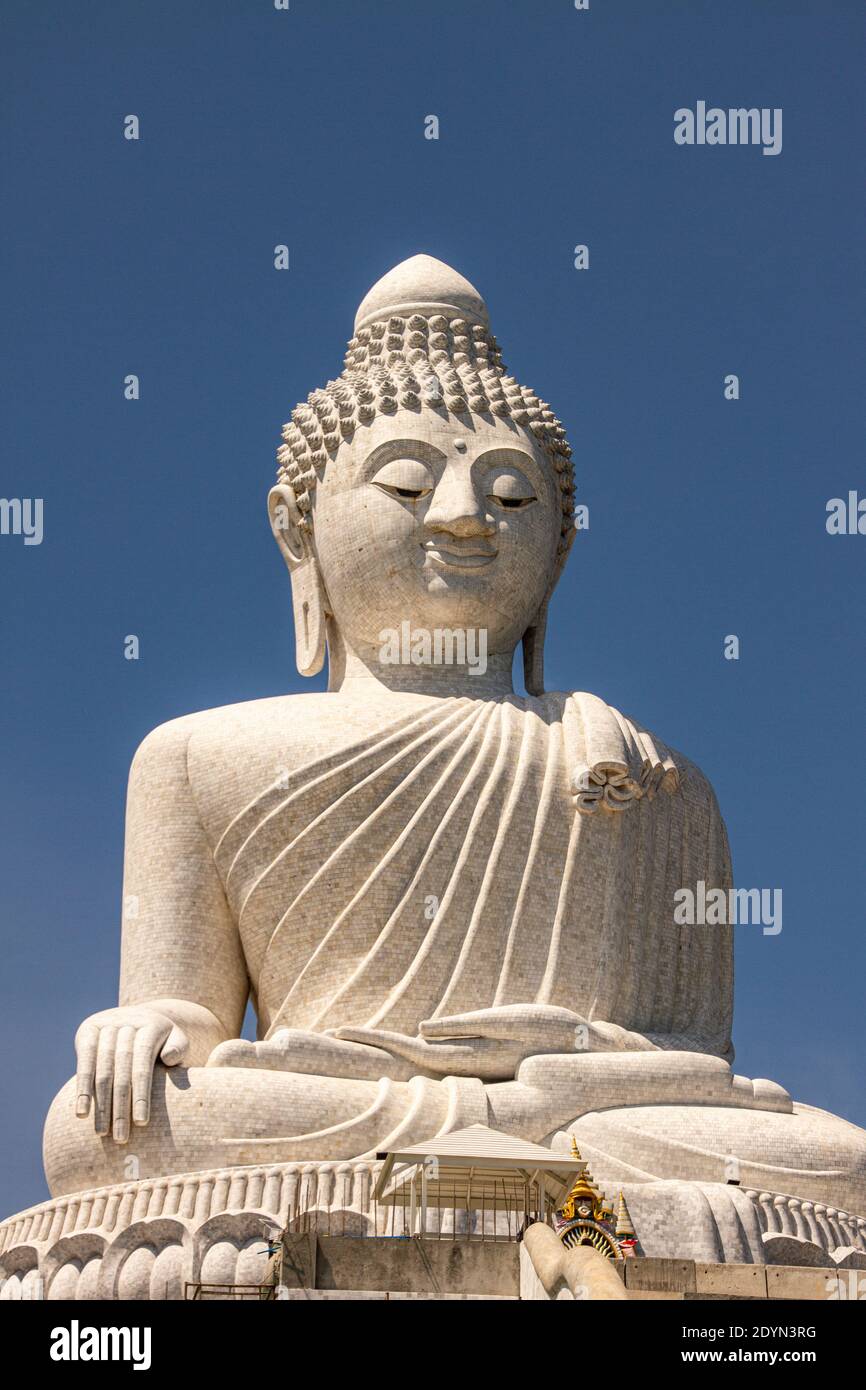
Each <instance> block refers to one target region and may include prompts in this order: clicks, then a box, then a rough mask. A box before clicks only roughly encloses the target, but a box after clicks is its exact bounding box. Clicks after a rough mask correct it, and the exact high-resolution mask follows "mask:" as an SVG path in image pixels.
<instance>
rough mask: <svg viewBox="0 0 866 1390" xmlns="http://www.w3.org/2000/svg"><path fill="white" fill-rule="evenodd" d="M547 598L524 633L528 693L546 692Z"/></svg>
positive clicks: (524, 672)
mask: <svg viewBox="0 0 866 1390" xmlns="http://www.w3.org/2000/svg"><path fill="white" fill-rule="evenodd" d="M547 603H548V601H547V599H545V600H544V602H543V603H542V605H541V607H540V608H539V610H538V612H537V613H536V615H535V620H534V622H533V623H532V626H531V627H528V628H527V629H526V631H525V632H524V634H523V684H524V685H525V687H526V693H527V695H543V694H544V634H545V633H546V631H547Z"/></svg>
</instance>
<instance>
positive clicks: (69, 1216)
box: [0, 1161, 866, 1300]
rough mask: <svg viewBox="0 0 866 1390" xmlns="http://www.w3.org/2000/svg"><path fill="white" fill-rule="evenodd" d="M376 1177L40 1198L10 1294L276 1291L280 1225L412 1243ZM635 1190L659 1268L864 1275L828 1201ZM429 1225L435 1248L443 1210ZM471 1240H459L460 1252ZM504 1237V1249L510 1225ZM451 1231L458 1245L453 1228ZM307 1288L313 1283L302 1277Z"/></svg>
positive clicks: (2, 1250) (633, 1203) (15, 1256)
mask: <svg viewBox="0 0 866 1390" xmlns="http://www.w3.org/2000/svg"><path fill="white" fill-rule="evenodd" d="M378 1169H379V1165H378V1164H377V1163H373V1162H367V1161H353V1162H344V1163H339V1164H337V1163H328V1162H320V1163H312V1162H311V1163H303V1164H300V1163H283V1164H273V1165H269V1166H260V1167H247V1168H223V1169H216V1170H211V1171H208V1172H201V1173H187V1174H182V1175H178V1176H174V1177H167V1178H152V1179H140V1180H139V1181H137V1182H128V1183H121V1184H117V1185H115V1186H112V1187H103V1188H99V1189H96V1190H94V1191H89V1192H80V1193H75V1194H72V1195H69V1196H66V1197H61V1198H57V1199H55V1200H53V1201H49V1202H43V1203H42V1204H41V1205H39V1206H36V1207H31V1208H30V1210H29V1211H25V1212H22V1213H21V1214H20V1215H18V1216H14V1217H10V1218H9V1220H7V1221H4V1222H3V1223H2V1224H0V1279H2V1289H0V1298H2V1299H16V1298H40V1297H45V1298H48V1299H107V1300H111V1299H181V1298H183V1297H184V1289H185V1285H186V1284H187V1283H210V1284H259V1283H263V1282H265V1280H266V1279H267V1278H268V1274H269V1269H270V1264H269V1255H268V1251H267V1236H268V1234H269V1233H273V1232H275V1231H276V1230H278V1229H285V1228H288V1229H289V1230H293V1231H296V1232H307V1231H309V1232H311V1233H312V1234H313V1235H317V1236H318V1237H319V1238H320V1240H330V1239H333V1238H337V1237H347V1236H356V1237H359V1236H366V1237H370V1236H376V1235H379V1236H384V1235H389V1234H392V1235H397V1236H399V1235H403V1234H406V1233H408V1231H407V1228H406V1227H405V1226H404V1214H403V1212H402V1210H401V1209H400V1208H396V1209H395V1208H394V1207H384V1206H378V1205H374V1204H373V1203H372V1201H371V1194H372V1190H373V1186H374V1184H375V1179H376V1175H377V1173H378ZM624 1190H625V1192H626V1199H627V1201H628V1205H629V1209H630V1211H631V1213H632V1219H633V1221H634V1224H635V1228H636V1230H637V1234H638V1238H639V1240H640V1242H641V1249H642V1251H643V1254H644V1256H645V1257H646V1258H647V1260H648V1261H658V1260H667V1261H670V1260H672V1259H680V1260H686V1261H689V1260H691V1261H698V1262H701V1261H703V1262H705V1263H707V1264H712V1265H713V1266H714V1267H715V1266H716V1265H719V1264H722V1265H730V1266H731V1267H733V1266H734V1265H738V1266H741V1265H746V1266H749V1265H751V1266H763V1265H777V1266H778V1265H785V1266H790V1265H799V1266H812V1267H813V1268H814V1269H815V1274H816V1276H817V1275H820V1274H821V1266H823V1267H824V1268H825V1269H826V1270H827V1271H828V1272H829V1271H830V1270H832V1269H862V1268H866V1220H864V1219H863V1218H858V1217H852V1216H850V1215H848V1214H847V1213H841V1212H838V1211H835V1210H833V1209H832V1208H825V1207H822V1206H820V1204H818V1205H814V1204H811V1203H803V1202H800V1201H799V1200H798V1199H795V1198H791V1197H787V1196H784V1195H782V1194H774V1193H766V1192H757V1191H752V1190H748V1189H740V1188H733V1187H725V1186H723V1185H722V1184H712V1183H700V1184H698V1183H688V1182H679V1181H675V1182H658V1183H656V1182H654V1183H633V1184H629V1185H628V1187H627V1189H624ZM807 1208H808V1210H807ZM487 1217H488V1226H487V1230H488V1231H489V1230H490V1225H489V1220H490V1213H488V1214H487ZM429 1220H430V1222H431V1223H432V1226H433V1230H432V1232H431V1231H430V1227H429V1226H428V1233H430V1234H432V1235H433V1238H434V1239H435V1236H436V1235H437V1234H438V1230H437V1228H436V1227H437V1218H436V1216H435V1214H434V1213H432V1212H431V1213H430V1217H429ZM458 1224H459V1223H458ZM468 1233H469V1232H468V1230H460V1231H458V1234H457V1237H456V1240H457V1242H458V1243H463V1242H461V1236H466V1235H467V1234H468ZM498 1234H499V1236H500V1239H501V1241H502V1242H504V1243H507V1241H508V1236H509V1232H508V1231H507V1229H506V1228H505V1226H504V1223H503V1222H502V1218H501V1217H500V1225H499V1231H498ZM442 1235H443V1236H444V1237H447V1245H449V1246H451V1247H452V1249H453V1244H454V1241H453V1240H452V1237H453V1236H454V1230H453V1220H449V1219H446V1220H445V1221H444V1222H443V1225H442ZM510 1235H511V1238H512V1240H513V1239H514V1236H515V1235H516V1228H515V1226H514V1222H512V1230H511V1232H510ZM314 1244H315V1242H314ZM471 1244H472V1246H473V1247H474V1248H483V1247H482V1246H481V1244H480V1242H479V1243H478V1245H477V1246H476V1245H475V1242H472V1243H471ZM368 1248H372V1247H368ZM346 1249H347V1250H348V1244H347V1246H346ZM485 1258H486V1257H485ZM503 1258H504V1257H503ZM647 1268H649V1265H647ZM636 1277H637V1276H636ZM296 1283H297V1285H298V1286H299V1287H302V1286H304V1278H303V1274H302V1273H301V1274H299V1275H298V1278H297V1279H296ZM309 1286H310V1287H315V1282H314V1279H313V1275H312V1270H311V1271H310V1285H309ZM453 1291H454V1292H467V1293H468V1292H472V1290H471V1289H465V1290H453ZM442 1292H449V1290H448V1289H447V1288H446V1289H443V1290H442ZM479 1292H487V1291H486V1290H479ZM723 1296H724V1294H723Z"/></svg>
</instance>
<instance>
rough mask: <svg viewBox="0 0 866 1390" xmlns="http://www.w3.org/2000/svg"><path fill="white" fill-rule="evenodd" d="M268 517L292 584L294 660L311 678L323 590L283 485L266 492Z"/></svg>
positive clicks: (321, 629) (319, 658)
mask: <svg viewBox="0 0 866 1390" xmlns="http://www.w3.org/2000/svg"><path fill="white" fill-rule="evenodd" d="M268 516H269V518H270V523H271V530H272V531H273V533H274V539H275V541H276V542H277V545H278V546H279V548H280V554H281V555H282V557H283V559H284V560H285V562H286V567H287V568H288V571H289V577H290V578H291V581H292V609H293V611H294V617H295V661H296V663H297V667H298V670H299V672H300V673H301V675H302V676H315V675H317V674H318V672H319V671H321V669H322V666H323V665H324V662H325V637H326V624H325V590H324V587H323V585H322V577H321V575H320V573H319V562H318V560H317V559H316V553H315V550H314V548H313V545H312V541H311V538H310V535H309V532H308V531H307V530H306V529H305V528H304V527H303V526H302V524H301V523H302V521H303V518H302V516H301V512H300V510H299V508H298V504H297V501H296V500H295V494H294V492H293V491H292V489H291V488H290V487H287V486H286V485H285V484H284V483H278V484H277V486H276V487H272V488H271V490H270V492H269V493H268Z"/></svg>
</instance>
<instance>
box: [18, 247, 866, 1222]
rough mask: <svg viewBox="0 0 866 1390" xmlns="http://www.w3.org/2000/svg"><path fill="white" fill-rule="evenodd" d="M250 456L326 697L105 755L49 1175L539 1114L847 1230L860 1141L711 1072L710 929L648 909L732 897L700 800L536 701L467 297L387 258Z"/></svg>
mask: <svg viewBox="0 0 866 1390" xmlns="http://www.w3.org/2000/svg"><path fill="white" fill-rule="evenodd" d="M283 437H284V443H283V445H282V447H281V449H280V450H279V454H278V459H279V477H278V483H277V485H276V487H274V488H273V490H272V491H271V493H270V496H269V511H270V517H271V523H272V527H273V530H274V535H275V537H276V540H277V544H278V545H279V548H280V550H281V552H282V554H283V556H284V558H285V561H286V563H287V565H288V569H289V572H290V575H291V584H292V594H293V605H294V617H295V629H296V647H297V663H298V667H299V670H300V671H301V672H302V673H303V674H304V675H313V674H315V673H316V672H318V671H319V670H320V669H321V668H322V666H323V663H324V662H325V661H326V660H327V662H328V673H329V679H328V690H327V693H314V694H307V695H286V696H281V697H277V698H274V699H265V700H259V701H254V702H252V703H248V704H241V705H234V706H229V707H227V708H222V709H214V710H207V711H203V712H201V713H198V714H192V715H189V716H187V717H186V718H182V719H176V720H173V721H172V722H171V723H169V724H166V725H163V726H162V727H160V728H158V729H156V730H155V731H154V732H153V733H151V734H150V735H149V737H148V738H147V739H145V741H144V743H143V744H142V746H141V748H140V749H139V751H138V753H137V754H136V757H135V760H134V763H133V766H132V771H131V774H130V783H129V798H128V810H127V825H126V860H125V876H124V897H125V900H126V901H127V902H130V903H133V904H135V907H136V910H135V911H134V912H133V913H129V914H127V916H126V919H125V921H124V925H123V946H122V963H121V983H120V1003H119V1006H118V1007H117V1008H110V1009H106V1010H105V1011H104V1012H102V1013H98V1014H95V1015H94V1016H92V1017H91V1018H89V1019H87V1020H86V1021H85V1022H84V1023H83V1024H82V1025H81V1027H80V1029H79V1030H78V1033H77V1036H76V1049H77V1059H78V1062H77V1065H78V1071H77V1077H76V1078H75V1079H74V1080H73V1081H70V1083H69V1084H68V1085H67V1086H66V1087H65V1088H64V1090H63V1091H62V1092H61V1093H60V1095H59V1096H58V1097H57V1098H56V1100H55V1102H54V1104H53V1106H52V1109H51V1112H50V1114H49V1117H48V1121H47V1125H46V1136H45V1164H46V1171H47V1174H48V1179H49V1183H50V1186H51V1190H52V1193H53V1194H55V1195H57V1194H58V1193H63V1192H68V1191H72V1190H78V1189H80V1188H84V1187H93V1186H96V1185H98V1184H101V1183H110V1182H116V1181H119V1180H122V1179H123V1178H124V1177H125V1176H128V1173H129V1169H128V1168H127V1167H125V1158H126V1155H127V1154H128V1153H129V1152H130V1151H134V1153H135V1155H136V1158H137V1162H138V1169H137V1171H138V1172H140V1174H141V1175H142V1176H151V1175H154V1174H167V1173H176V1172H183V1171H191V1170H194V1169H202V1168H207V1167H213V1166H225V1165H230V1164H249V1163H259V1162H262V1161H276V1160H289V1159H307V1158H309V1159H345V1158H352V1157H356V1156H361V1155H366V1154H373V1153H375V1152H376V1151H377V1150H382V1149H384V1148H387V1147H390V1146H393V1144H394V1143H395V1142H396V1141H397V1140H398V1139H399V1140H400V1141H401V1142H402V1143H404V1144H405V1143H413V1142H421V1141H423V1140H424V1139H425V1138H429V1137H431V1136H433V1135H435V1134H438V1133H441V1132H443V1131H446V1130H448V1129H452V1128H459V1127H462V1126H464V1125H467V1124H471V1123H474V1122H476V1121H480V1122H483V1123H486V1124H490V1125H492V1126H493V1127H495V1128H498V1129H501V1130H505V1131H508V1132H511V1133H514V1134H518V1135H521V1136H523V1137H525V1138H527V1139H531V1140H535V1141H540V1142H544V1143H548V1144H552V1143H556V1142H557V1135H558V1134H559V1133H560V1132H561V1131H563V1130H565V1129H568V1130H570V1131H573V1132H574V1133H575V1134H576V1136H577V1138H578V1142H579V1143H580V1145H581V1149H582V1150H583V1151H584V1152H585V1154H586V1155H587V1156H588V1157H590V1158H591V1159H592V1161H593V1167H594V1168H600V1169H601V1170H603V1171H606V1172H608V1173H610V1172H614V1171H615V1173H616V1175H617V1176H618V1177H619V1178H620V1179H622V1178H626V1179H627V1178H635V1177H638V1178H641V1179H650V1178H694V1179H696V1180H702V1181H709V1182H713V1181H715V1182H723V1181H724V1180H725V1164H726V1163H727V1162H728V1161H729V1159H730V1156H731V1155H734V1156H736V1157H737V1160H738V1162H739V1164H740V1171H741V1174H742V1181H743V1182H744V1183H747V1184H751V1185H752V1186H755V1187H761V1188H769V1189H770V1190H773V1191H781V1192H786V1193H792V1194H794V1195H800V1196H803V1197H815V1198H820V1199H821V1200H824V1201H832V1202H834V1203H835V1204H836V1205H837V1206H844V1207H846V1208H847V1209H849V1210H860V1211H863V1210H866V1135H864V1134H863V1132H862V1131H860V1130H858V1129H855V1128H854V1126H852V1125H849V1124H847V1123H846V1122H845V1121H842V1120H838V1119H834V1118H833V1117H832V1116H828V1115H825V1114H824V1112H820V1111H814V1110H811V1109H809V1108H808V1107H796V1106H794V1105H793V1103H792V1101H791V1099H790V1097H789V1096H788V1095H787V1093H786V1092H785V1091H784V1090H783V1089H782V1088H781V1087H779V1086H776V1085H774V1084H773V1083H771V1082H768V1081H754V1082H752V1081H748V1080H746V1079H745V1078H742V1077H738V1076H735V1075H734V1074H733V1072H732V1071H731V1067H730V1061H731V1058H732V1050H731V1040H730V1027H731V1012H732V937H731V931H730V929H729V928H727V927H709V926H706V927H688V926H678V925H676V923H675V921H674V905H675V894H676V893H677V891H678V890H679V889H681V888H682V887H684V886H690V885H691V886H692V887H694V885H695V884H697V883H698V882H699V881H703V882H704V883H705V884H706V885H708V887H721V888H727V887H728V885H729V884H730V881H731V879H730V873H731V871H730V862H729V855H728V847H727V840H726V835H725V829H724V825H723V822H722V820H721V817H720V814H719V810H718V807H717V804H716V800H715V797H714V795H713V792H712V790H711V788H710V786H709V785H708V783H707V781H706V780H705V778H704V777H703V776H702V774H701V773H700V772H699V770H698V769H697V768H696V767H695V766H694V765H693V764H692V763H690V762H689V761H688V760H687V759H686V758H684V757H683V756H681V755H680V754H679V753H676V752H673V751H671V750H670V749H669V748H668V747H667V746H666V745H665V744H663V743H662V742H661V741H660V740H659V739H658V738H657V737H655V735H650V734H649V733H648V732H647V731H646V730H645V729H643V728H642V727H641V725H640V724H638V723H637V722H636V721H635V720H633V719H631V718H627V717H625V716H624V715H622V714H620V713H619V711H618V710H616V709H614V708H612V707H610V706H608V705H607V704H606V703H605V702H604V701H603V700H600V699H598V698H596V697H595V696H593V695H589V694H583V693H577V694H565V693H545V692H544V686H543V646H544V633H545V624H546V616H547V607H548V602H549V600H550V597H551V594H552V592H553V589H554V586H555V584H556V582H557V580H558V578H559V576H560V574H561V572H562V568H563V565H564V563H565V561H566V558H567V556H568V552H569V548H570V545H571V542H572V539H573V537H574V528H573V513H574V508H573V497H574V489H573V474H572V465H571V461H570V450H569V447H568V445H567V443H566V440H565V434H564V431H563V429H562V427H561V425H560V424H559V423H558V421H557V420H556V418H555V417H554V415H553V414H552V412H551V411H550V409H549V408H548V407H547V405H545V404H544V402H543V401H540V400H539V399H538V398H537V397H536V396H535V395H534V394H533V393H532V392H531V391H529V390H527V389H526V388H524V387H522V386H520V385H519V384H518V383H517V382H516V381H515V380H514V379H513V378H512V377H510V376H508V375H506V373H505V369H504V367H503V366H502V362H501V358H500V354H499V351H498V348H497V346H496V343H495V340H494V339H493V338H492V337H491V335H490V329H489V324H488V316H487V310H486V308H485V305H484V303H483V301H482V300H481V298H480V296H479V295H478V293H477V291H476V290H474V289H473V287H472V286H471V285H470V284H469V283H468V282H467V281H466V280H464V279H463V278H462V277H461V276H460V275H458V274H457V273H456V272H455V271H454V270H452V269H450V268H449V267H447V266H445V265H443V264H442V263H441V262H439V261H436V260H433V259H431V258H430V257H427V256H415V257H413V258H412V259H411V260H409V261H406V262H405V263H403V264H402V265H400V266H397V267H396V268H395V269H394V270H392V271H391V272H390V274H388V275H386V276H385V277H384V279H383V280H381V281H380V282H379V283H378V284H377V285H376V286H374V288H373V289H372V290H371V291H370V293H369V294H368V295H367V297H366V299H365V300H364V301H363V303H362V304H361V307H360V309H359V311H358V316H357V319H356V324H355V336H354V338H353V339H352V341H351V343H350V345H349V350H348V355H347V357H346V363H345V368H344V370H343V372H342V374H341V375H340V376H339V377H338V378H337V380H336V381H332V382H330V383H329V384H328V385H327V386H326V387H325V388H324V390H319V391H314V392H313V393H312V395H311V396H310V397H309V399H308V401H307V403H306V404H304V405H301V406H299V407H298V408H297V409H296V410H295V411H294V412H293V413H292V419H291V422H290V423H289V424H288V425H287V426H286V428H285V430H284V435H283ZM519 643H522V645H523V659H524V673H525V685H526V689H527V690H528V691H529V694H528V695H527V696H526V697H525V698H524V697H520V696H518V695H516V694H515V693H514V691H513V688H512V680H511V671H512V661H513V656H514V653H515V650H516V648H517V646H518V644H519ZM249 999H251V1000H252V1003H253V1006H254V1008H255V1012H256V1015H257V1018H258V1039H259V1040H258V1041H256V1042H249V1041H245V1040H243V1039H241V1038H240V1036H239V1034H240V1032H241V1026H242V1021H243V1018H244V1011H245V1008H246V1005H247V1001H248V1000H249Z"/></svg>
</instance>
